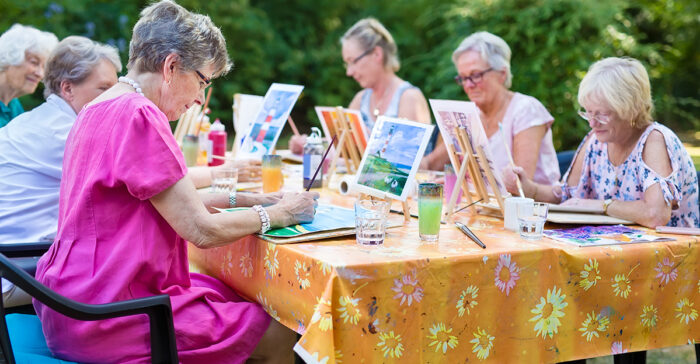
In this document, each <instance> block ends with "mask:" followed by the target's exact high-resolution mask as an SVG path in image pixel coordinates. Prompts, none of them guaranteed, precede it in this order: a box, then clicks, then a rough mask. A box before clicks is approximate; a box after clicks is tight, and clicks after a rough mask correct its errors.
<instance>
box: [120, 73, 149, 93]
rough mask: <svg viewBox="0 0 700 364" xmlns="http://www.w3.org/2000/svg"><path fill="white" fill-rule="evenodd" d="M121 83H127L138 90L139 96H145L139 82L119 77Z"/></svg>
mask: <svg viewBox="0 0 700 364" xmlns="http://www.w3.org/2000/svg"><path fill="white" fill-rule="evenodd" d="M119 82H121V83H125V84H127V85H130V86H131V87H133V88H134V90H136V93H137V94H139V95H141V96H144V94H143V91H142V90H141V86H139V84H138V82H136V81H134V80H132V79H130V78H129V77H126V76H121V77H119ZM144 97H145V96H144Z"/></svg>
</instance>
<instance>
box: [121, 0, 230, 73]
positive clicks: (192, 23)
mask: <svg viewBox="0 0 700 364" xmlns="http://www.w3.org/2000/svg"><path fill="white" fill-rule="evenodd" d="M171 53H175V54H177V55H178V57H179V58H180V59H179V60H180V62H182V65H183V67H184V68H185V69H186V70H188V71H192V70H197V69H200V68H203V67H206V66H208V65H210V64H212V65H214V77H218V76H221V75H224V74H226V73H227V72H228V71H229V70H230V69H231V66H232V63H231V60H230V59H229V57H228V52H227V51H226V40H225V39H224V36H223V35H222V34H221V30H220V29H219V28H217V27H216V26H215V25H214V23H213V22H212V21H211V19H210V18H209V17H208V16H206V15H201V14H196V13H192V12H190V11H188V10H187V9H185V8H183V7H182V6H180V5H178V4H176V3H175V2H174V1H170V0H161V1H159V2H157V3H155V4H153V5H150V6H149V7H147V8H145V9H143V11H142V12H141V18H140V19H139V21H138V22H136V25H134V31H133V36H132V38H131V43H130V44H129V63H128V64H127V68H128V69H130V70H131V69H133V68H136V70H137V71H140V72H143V71H145V72H158V71H159V70H160V67H162V65H163V62H165V58H166V57H167V56H168V55H169V54H171Z"/></svg>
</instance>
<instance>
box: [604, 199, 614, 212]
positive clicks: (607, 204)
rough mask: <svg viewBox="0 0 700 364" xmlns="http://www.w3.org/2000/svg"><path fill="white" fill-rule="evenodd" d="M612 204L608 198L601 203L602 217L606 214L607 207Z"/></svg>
mask: <svg viewBox="0 0 700 364" xmlns="http://www.w3.org/2000/svg"><path fill="white" fill-rule="evenodd" d="M612 202H613V199H612V198H608V199H606V200H605V201H603V215H607V214H608V207H610V204H611V203H612Z"/></svg>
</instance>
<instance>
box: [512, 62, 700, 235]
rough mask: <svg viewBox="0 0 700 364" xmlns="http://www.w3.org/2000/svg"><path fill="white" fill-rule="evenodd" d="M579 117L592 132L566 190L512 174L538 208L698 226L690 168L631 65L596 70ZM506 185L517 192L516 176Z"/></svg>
mask: <svg viewBox="0 0 700 364" xmlns="http://www.w3.org/2000/svg"><path fill="white" fill-rule="evenodd" d="M578 102H579V104H580V105H581V106H582V107H583V110H581V111H579V115H581V117H582V118H584V119H585V120H587V121H588V125H589V126H590V127H591V131H590V132H589V133H588V135H586V137H585V138H584V139H583V141H582V142H581V144H580V145H579V147H578V150H577V151H576V155H575V157H574V162H573V163H572V165H571V167H569V170H568V171H567V172H566V174H565V175H564V178H563V179H562V183H561V184H555V185H547V184H542V183H537V182H535V181H532V180H531V179H530V178H529V177H528V176H527V174H526V173H524V171H523V169H522V168H518V167H516V168H514V169H513V171H514V172H515V173H517V174H518V175H519V176H520V178H521V180H522V185H523V190H524V192H525V195H526V196H528V197H532V198H534V199H536V200H538V201H545V202H551V203H560V202H564V204H567V205H577V206H587V207H594V208H598V209H599V210H600V211H602V212H603V213H605V214H608V215H610V216H614V217H618V218H622V219H626V220H630V221H634V222H636V223H638V224H640V225H644V226H647V227H652V228H653V227H656V226H660V225H669V226H682V227H699V226H700V217H699V216H698V178H697V173H696V172H695V168H694V166H693V161H692V160H691V158H690V155H689V154H688V152H687V151H686V150H685V148H683V145H682V144H681V141H680V140H679V139H678V137H677V136H676V135H675V134H674V133H673V131H671V130H670V129H669V128H667V127H665V126H663V125H662V124H659V123H657V122H653V121H652V120H653V119H652V110H653V104H652V100H651V86H650V84H649V76H648V75H647V71H646V70H645V69H644V66H642V64H641V63H640V62H639V61H637V60H636V59H632V58H606V59H603V60H601V61H598V62H596V63H594V64H593V65H592V66H591V68H590V69H589V70H588V73H587V74H586V76H585V77H584V78H583V80H582V81H581V85H580V86H579V92H578ZM505 180H506V185H507V187H508V189H509V190H510V191H512V192H513V191H515V190H516V186H515V185H516V183H515V175H514V174H513V173H509V174H508V175H507V176H506V178H505Z"/></svg>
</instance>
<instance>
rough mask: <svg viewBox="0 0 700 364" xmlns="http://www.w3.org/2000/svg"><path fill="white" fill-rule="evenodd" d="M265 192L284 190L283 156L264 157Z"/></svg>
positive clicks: (263, 176) (268, 155) (269, 155)
mask: <svg viewBox="0 0 700 364" xmlns="http://www.w3.org/2000/svg"><path fill="white" fill-rule="evenodd" d="M262 182H263V192H265V193H268V192H277V191H279V190H281V189H282V185H283V184H284V177H283V176H282V156H279V155H276V154H266V155H264V156H263V157H262Z"/></svg>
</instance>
